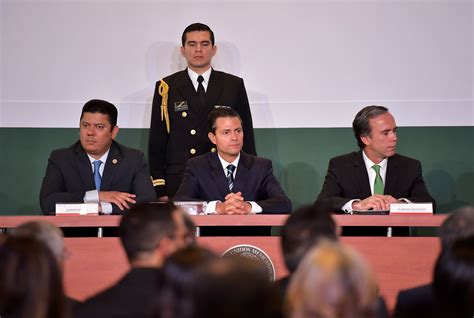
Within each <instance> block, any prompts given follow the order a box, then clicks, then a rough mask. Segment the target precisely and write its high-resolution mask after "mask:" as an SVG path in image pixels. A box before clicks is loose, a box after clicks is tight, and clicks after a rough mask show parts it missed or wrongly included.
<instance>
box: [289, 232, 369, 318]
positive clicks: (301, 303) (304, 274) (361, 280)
mask: <svg viewBox="0 0 474 318" xmlns="http://www.w3.org/2000/svg"><path fill="white" fill-rule="evenodd" d="M377 301H378V287H377V283H376V281H375V276H374V274H373V273H372V271H371V270H370V268H369V266H368V265H367V263H366V262H365V261H364V260H363V259H362V258H361V257H360V256H359V255H358V254H357V253H356V252H355V251H354V250H352V249H351V248H349V247H347V246H344V245H342V244H340V243H336V242H330V241H327V242H321V243H319V244H318V245H317V246H316V247H315V248H313V249H312V250H311V251H309V252H308V254H307V255H306V256H305V258H304V259H303V261H302V263H301V264H300V266H299V267H298V269H297V270H296V272H295V274H294V275H293V278H292V279H291V282H290V285H289V287H288V292H287V295H286V299H285V315H286V317H291V318H333V317H338V318H375V317H376V316H377V314H376V312H377Z"/></svg>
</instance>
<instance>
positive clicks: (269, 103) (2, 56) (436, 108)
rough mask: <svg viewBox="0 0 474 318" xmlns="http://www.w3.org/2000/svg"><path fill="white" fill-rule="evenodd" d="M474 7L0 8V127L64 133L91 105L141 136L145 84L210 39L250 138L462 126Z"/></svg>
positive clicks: (41, 4)
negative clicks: (188, 48)
mask: <svg viewBox="0 0 474 318" xmlns="http://www.w3.org/2000/svg"><path fill="white" fill-rule="evenodd" d="M473 10H474V9H473V1H469V0H466V1H460V0H444V1H427V0H424V1H403V0H400V1H387V0H373V1H291V0H287V1H275V0H274V1H270V0H266V1H256V2H250V1H196V0H195V1H111V0H109V1H105V0H95V1H66V0H62V1H61V0H51V1H22V0H15V1H2V2H1V5H0V18H1V22H0V36H1V42H0V49H1V50H0V61H1V63H0V67H1V69H0V76H1V77H0V84H1V85H0V100H1V104H0V127H76V126H77V123H78V118H77V117H78V115H79V111H80V108H81V106H82V104H83V103H84V102H85V101H87V100H88V99H91V98H102V99H106V100H110V101H112V102H114V103H115V104H116V105H117V106H118V107H119V109H120V115H119V123H120V125H121V126H122V127H134V128H135V127H138V128H143V127H148V126H149V118H150V110H151V99H152V96H153V88H154V83H155V81H156V80H158V79H159V78H161V77H163V76H166V75H168V74H170V73H172V72H175V71H177V70H180V69H182V68H184V67H185V62H184V61H183V59H182V58H181V57H180V55H179V46H180V37H181V32H182V30H183V29H184V28H185V27H186V26H187V25H188V24H190V23H192V22H196V21H201V22H204V23H207V24H209V25H210V26H211V28H213V29H214V31H215V33H216V40H217V45H218V54H217V56H216V58H215V59H214V65H215V67H216V69H220V70H224V71H228V72H231V73H234V74H236V75H238V76H241V77H243V78H244V79H245V83H246V87H247V91H248V94H249V99H250V101H251V107H252V112H253V116H254V125H255V127H257V128H272V127H348V126H350V124H351V121H352V118H353V116H354V114H355V112H356V111H357V109H358V108H360V107H361V106H364V105H367V104H375V103H378V104H384V105H386V106H388V107H389V108H391V109H393V111H394V113H395V114H396V115H397V119H398V123H399V124H400V125H405V126H456V125H463V126H465V125H471V126H472V125H474V115H473V108H474V103H473V91H474V88H473V72H474V66H473V53H474V52H473V46H474V44H473V34H474V32H473Z"/></svg>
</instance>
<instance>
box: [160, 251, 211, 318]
mask: <svg viewBox="0 0 474 318" xmlns="http://www.w3.org/2000/svg"><path fill="white" fill-rule="evenodd" d="M215 258H217V256H216V255H215V254H214V253H213V252H211V251H209V250H208V249H205V248H202V247H198V246H196V245H190V246H187V247H185V248H183V249H181V250H178V251H176V252H174V253H173V254H171V255H170V256H169V257H168V258H167V259H166V261H165V263H164V265H163V272H162V274H163V279H162V282H161V285H162V286H161V291H160V295H159V299H158V305H157V307H158V308H157V312H158V317H160V318H177V317H180V318H186V317H192V315H193V312H194V307H193V301H192V295H191V293H190V290H191V288H192V286H193V285H194V279H195V272H196V270H197V269H198V268H199V267H200V266H205V264H206V263H208V262H209V261H211V260H212V259H215Z"/></svg>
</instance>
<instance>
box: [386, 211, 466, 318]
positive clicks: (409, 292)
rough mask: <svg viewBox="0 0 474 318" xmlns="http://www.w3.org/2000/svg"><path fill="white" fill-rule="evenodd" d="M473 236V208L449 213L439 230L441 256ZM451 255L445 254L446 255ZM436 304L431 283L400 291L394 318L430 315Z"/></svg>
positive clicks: (449, 253) (450, 253)
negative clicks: (461, 241) (459, 242)
mask: <svg viewBox="0 0 474 318" xmlns="http://www.w3.org/2000/svg"><path fill="white" fill-rule="evenodd" d="M473 236H474V207H472V206H468V207H464V208H461V209H458V210H456V211H453V212H451V214H450V215H449V217H447V218H446V220H445V221H444V222H443V224H441V227H440V228H439V238H440V244H441V254H442V253H443V252H444V251H446V250H450V249H451V248H452V246H453V245H454V243H455V242H456V241H458V240H463V239H467V238H469V237H473ZM452 253H453V252H446V254H447V255H452ZM438 262H439V261H438ZM473 299H474V298H473ZM437 302H438V300H437V299H436V296H435V290H434V285H433V283H429V284H425V285H421V286H417V287H414V288H410V289H405V290H402V291H400V292H399V294H398V296H397V303H396V305H395V309H394V317H397V318H410V317H413V318H415V317H420V316H429V315H430V314H431V315H432V314H434V312H433V311H432V310H433V308H434V307H435V305H436V303H437Z"/></svg>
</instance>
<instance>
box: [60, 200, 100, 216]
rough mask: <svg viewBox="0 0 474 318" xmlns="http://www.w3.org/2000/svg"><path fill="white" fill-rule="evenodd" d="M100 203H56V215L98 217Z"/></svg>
mask: <svg viewBox="0 0 474 318" xmlns="http://www.w3.org/2000/svg"><path fill="white" fill-rule="evenodd" d="M97 214H99V203H56V215H97Z"/></svg>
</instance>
